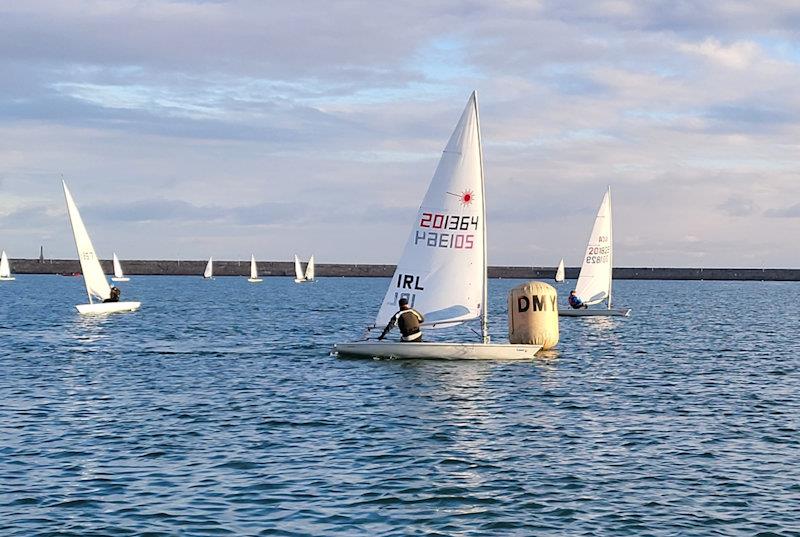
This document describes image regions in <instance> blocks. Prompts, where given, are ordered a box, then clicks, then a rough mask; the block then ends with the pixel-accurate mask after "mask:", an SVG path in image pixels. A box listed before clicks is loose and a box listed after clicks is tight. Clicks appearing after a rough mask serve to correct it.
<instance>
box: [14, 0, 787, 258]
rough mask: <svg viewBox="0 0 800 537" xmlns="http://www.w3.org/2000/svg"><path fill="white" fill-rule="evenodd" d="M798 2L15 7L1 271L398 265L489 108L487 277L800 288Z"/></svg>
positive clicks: (176, 1)
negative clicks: (97, 261) (794, 280)
mask: <svg viewBox="0 0 800 537" xmlns="http://www.w3.org/2000/svg"><path fill="white" fill-rule="evenodd" d="M799 28H800V3H797V2H796V1H795V0H762V1H759V2H753V1H750V0H742V1H739V0H730V1H725V2H717V1H712V0H672V1H647V0H631V1H628V0H607V1H604V0H598V1H593V2H584V1H579V0H553V1H548V0H538V1H537V0H525V1H523V0H487V1H470V0H437V1H435V2H431V1H430V0H405V1H403V2H396V1H382V0H376V1H354V0H339V1H336V2H329V1H314V0H310V1H303V2H282V1H265V0H236V1H224V0H219V1H214V0H206V1H200V0H197V1H188V0H171V1H167V0H102V1H101V0H93V1H88V0H86V1H84V0H71V1H70V2H63V1H60V0H53V1H51V0H26V1H25V2H2V3H0V73H2V76H0V248H3V249H5V250H6V251H7V252H8V254H9V256H11V257H12V258H13V257H36V256H37V255H38V250H39V245H44V248H45V255H46V256H47V257H52V258H73V257H75V250H74V243H73V242H72V236H71V233H70V229H69V223H68V219H67V216H66V209H65V207H64V199H63V194H62V191H61V186H60V181H61V177H62V175H63V177H64V178H65V179H66V181H67V183H68V184H69V186H70V189H71V191H72V194H73V196H74V197H75V200H76V202H77V204H78V207H79V208H80V209H81V212H82V214H83V218H84V221H85V223H86V226H87V228H88V229H89V232H90V234H91V235H92V238H93V241H94V244H95V248H96V250H97V251H98V254H99V255H100V256H101V257H103V258H108V257H110V256H111V253H112V251H116V252H117V253H118V255H119V256H120V257H121V258H122V259H134V258H137V259H202V258H206V257H208V256H210V255H213V256H214V257H215V258H218V259H247V258H249V256H250V254H251V252H252V253H255V255H256V257H257V258H258V259H261V260H289V259H291V257H292V255H293V254H295V253H297V254H299V255H300V256H301V257H308V256H309V255H311V254H312V253H313V254H315V256H316V259H317V262H318V263H326V262H345V263H348V262H352V263H395V262H397V260H398V257H399V255H400V252H401V250H402V247H403V245H404V243H405V240H406V237H407V234H408V232H409V230H410V228H411V225H412V221H413V219H414V217H415V215H416V211H417V207H418V206H419V203H420V201H421V199H422V196H423V195H424V193H425V190H426V189H427V186H428V183H429V182H430V179H431V177H432V176H433V172H434V170H435V168H436V164H437V162H438V158H439V156H440V154H441V151H442V149H443V148H444V146H445V144H446V143H447V139H448V137H449V135H450V133H451V132H452V129H453V128H454V126H455V124H456V122H457V120H458V118H459V116H460V114H461V111H462V109H463V107H464V105H465V104H466V101H467V98H468V97H469V94H470V92H471V91H472V90H473V89H474V90H477V91H478V94H479V99H480V107H481V128H482V135H483V143H484V159H485V177H486V188H487V198H486V199H487V209H488V217H487V222H488V228H489V239H488V244H489V263H490V264H491V265H535V266H554V265H555V264H557V263H558V260H559V259H560V258H562V257H563V258H565V260H566V262H567V264H568V265H578V264H580V261H581V258H582V255H583V253H584V249H585V245H586V241H587V239H588V236H589V232H590V230H591V226H592V223H593V220H594V216H595V213H596V211H597V207H598V205H599V203H600V200H601V198H602V195H603V192H604V190H605V188H606V186H608V185H611V187H612V203H613V211H614V239H615V250H614V259H615V265H617V266H642V267H646V266H675V267H757V268H760V267H793V268H796V267H800V248H798V247H797V246H798V240H797V238H798V237H799V236H800V41H799V40H798V32H800V30H798V29H799Z"/></svg>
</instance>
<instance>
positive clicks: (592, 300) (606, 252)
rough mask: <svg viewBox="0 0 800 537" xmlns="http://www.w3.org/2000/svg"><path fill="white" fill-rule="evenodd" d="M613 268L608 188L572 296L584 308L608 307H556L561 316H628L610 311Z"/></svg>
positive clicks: (626, 310) (624, 311) (622, 312)
mask: <svg viewBox="0 0 800 537" xmlns="http://www.w3.org/2000/svg"><path fill="white" fill-rule="evenodd" d="M612 267H613V237H612V233H611V187H609V188H608V190H607V191H606V193H605V195H604V196H603V201H602V202H601V203H600V209H599V210H598V211H597V217H596V218H595V220H594V227H593V228H592V234H591V235H590V236H589V245H588V246H587V247H586V255H585V256H584V258H583V264H582V265H581V273H580V275H579V276H578V285H577V287H576V288H575V294H576V295H578V297H579V298H580V299H581V300H583V302H584V304H586V305H587V306H592V305H594V304H600V303H601V302H603V301H605V302H606V304H607V306H608V307H607V308H605V309H601V308H586V309H577V310H576V309H572V308H571V307H569V306H567V307H565V308H563V309H562V308H559V309H558V314H559V315H560V316H562V317H627V316H628V315H630V313H631V310H630V309H613V308H612V307H611V283H612V270H613V269H612Z"/></svg>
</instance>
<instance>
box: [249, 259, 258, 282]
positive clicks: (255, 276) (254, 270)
mask: <svg viewBox="0 0 800 537" xmlns="http://www.w3.org/2000/svg"><path fill="white" fill-rule="evenodd" d="M250 279H251V280H257V279H258V267H257V266H256V256H255V254H251V255H250Z"/></svg>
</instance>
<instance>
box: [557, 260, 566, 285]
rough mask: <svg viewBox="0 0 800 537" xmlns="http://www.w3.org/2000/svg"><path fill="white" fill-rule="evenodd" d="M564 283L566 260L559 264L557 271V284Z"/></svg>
mask: <svg viewBox="0 0 800 537" xmlns="http://www.w3.org/2000/svg"><path fill="white" fill-rule="evenodd" d="M563 281H564V259H563V258H562V259H561V262H560V263H559V264H558V268H557V269H556V282H557V283H561V282H563Z"/></svg>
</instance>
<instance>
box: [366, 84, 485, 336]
mask: <svg viewBox="0 0 800 537" xmlns="http://www.w3.org/2000/svg"><path fill="white" fill-rule="evenodd" d="M485 213H486V208H485V202H484V184H483V159H482V155H481V141H480V128H479V120H478V101H477V95H476V94H475V93H473V94H472V95H471V96H470V98H469V101H468V103H467V106H466V108H465V109H464V112H463V113H462V114H461V119H460V120H459V122H458V125H456V128H455V130H454V131H453V134H452V135H451V137H450V141H449V142H448V143H447V146H446V147H445V149H444V153H443V154H442V157H441V159H440V160H439V165H438V166H437V168H436V172H435V173H434V175H433V179H432V180H431V183H430V186H429V187H428V191H427V193H426V194H425V197H424V199H423V201H422V204H421V205H420V208H419V211H418V213H417V216H416V219H415V221H414V225H413V226H412V228H411V233H410V235H409V237H408V240H407V242H406V245H405V249H404V250H403V254H402V256H401V257H400V261H399V263H398V264H397V269H396V270H395V273H394V276H393V277H392V281H391V284H390V285H389V289H388V290H387V292H386V296H385V297H384V299H383V303H382V304H381V308H380V311H379V312H378V316H377V318H376V319H375V324H376V325H377V326H383V325H385V324H386V323H387V322H388V321H389V319H391V317H392V316H393V315H394V314H395V313H396V312H397V310H398V309H399V307H398V300H399V299H401V298H406V299H407V300H408V301H409V304H410V305H411V306H412V307H413V308H415V309H417V310H418V311H420V312H421V313H422V314H423V315H424V316H425V324H426V325H428V326H429V327H430V328H442V327H446V326H454V325H455V324H458V323H461V322H464V321H468V320H471V319H476V318H478V317H480V316H481V315H482V314H483V313H484V308H485V302H486V298H485V297H486V252H485V235H486V222H485V219H484V218H485ZM484 324H485V323H484ZM487 337H488V336H487V335H486V334H484V339H485V340H486V339H487Z"/></svg>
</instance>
